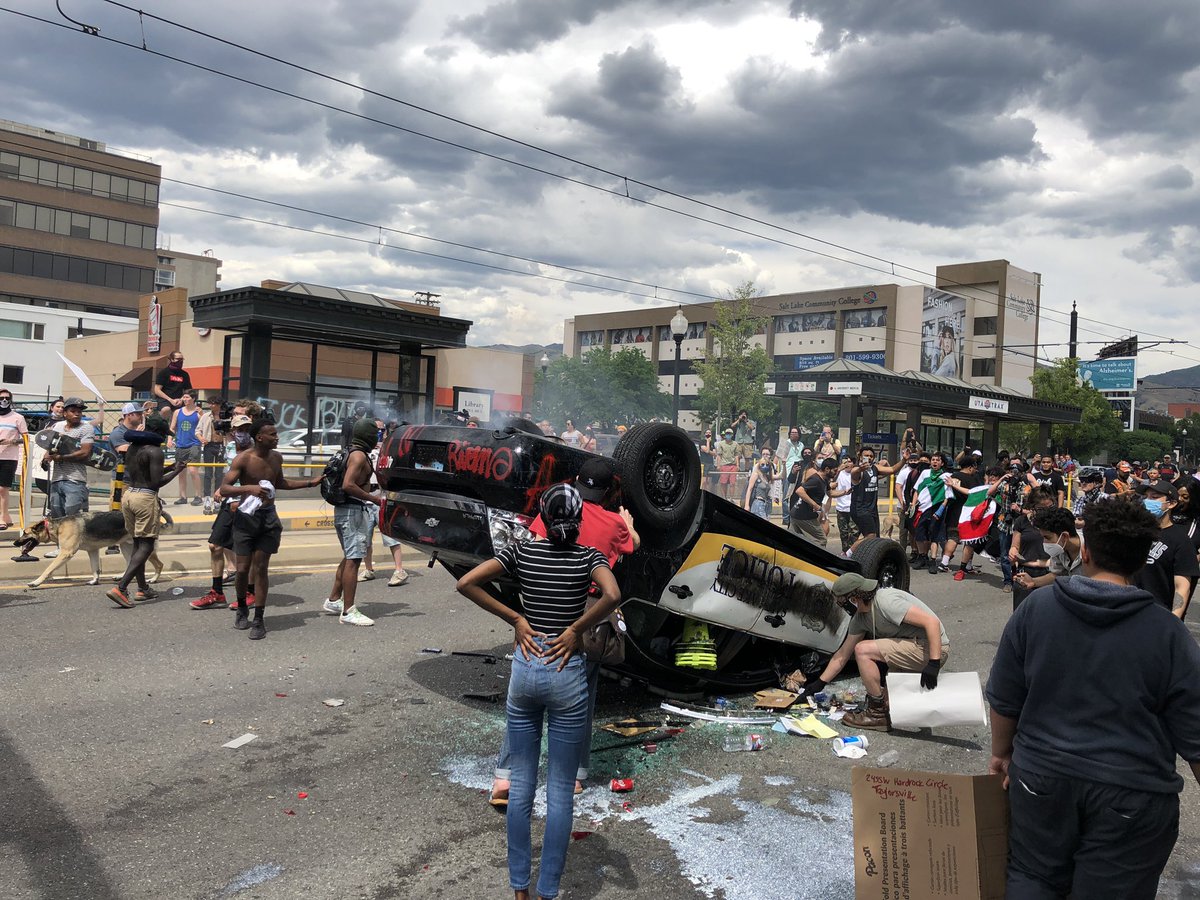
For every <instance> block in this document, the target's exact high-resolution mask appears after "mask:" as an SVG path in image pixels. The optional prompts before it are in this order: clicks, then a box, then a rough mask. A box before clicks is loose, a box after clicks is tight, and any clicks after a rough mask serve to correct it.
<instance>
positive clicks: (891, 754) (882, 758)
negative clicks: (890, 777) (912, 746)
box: [875, 750, 900, 769]
mask: <svg viewBox="0 0 1200 900" xmlns="http://www.w3.org/2000/svg"><path fill="white" fill-rule="evenodd" d="M899 760H900V754H899V753H897V752H896V751H895V750H889V751H888V752H887V753H881V754H879V759H877V760H875V765H876V766H878V767H879V768H881V769H886V768H887V767H888V766H894V765H895V764H896V763H897V762H899Z"/></svg>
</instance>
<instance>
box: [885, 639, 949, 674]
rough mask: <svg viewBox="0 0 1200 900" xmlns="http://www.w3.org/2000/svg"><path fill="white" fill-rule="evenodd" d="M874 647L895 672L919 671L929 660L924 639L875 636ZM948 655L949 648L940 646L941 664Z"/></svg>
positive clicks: (943, 664)
mask: <svg viewBox="0 0 1200 900" xmlns="http://www.w3.org/2000/svg"><path fill="white" fill-rule="evenodd" d="M875 647H876V649H878V650H879V655H880V656H882V657H883V661H884V662H885V663H887V664H888V668H889V669H894V670H895V671H897V672H920V671H921V670H922V669H923V668H925V663H927V662H929V651H928V649H927V648H926V644H925V642H924V641H918V640H913V639H905V638H877V639H876V641H875ZM949 656H950V648H949V647H946V646H943V647H942V666H943V667H945V665H946V659H947V658H948V657H949Z"/></svg>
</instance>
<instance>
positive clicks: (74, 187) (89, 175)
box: [0, 152, 158, 206]
mask: <svg viewBox="0 0 1200 900" xmlns="http://www.w3.org/2000/svg"><path fill="white" fill-rule="evenodd" d="M0 178H15V179H17V180H18V181H28V182H31V183H33V184H42V185H45V186H47V187H55V188H62V189H63V190H68V191H75V192H77V193H83V194H92V195H93V196H96V197H108V198H110V199H112V200H121V201H123V202H125V203H136V204H138V205H139V206H158V185H157V184H153V183H152V182H148V181H138V180H136V179H132V178H123V177H121V176H119V175H109V174H108V173H106V172H93V171H91V170H90V169H83V168H80V167H79V166H70V165H67V164H66V163H56V162H54V161H53V160H48V159H38V158H37V157H33V156H26V155H25V154H23V153H8V152H4V153H0Z"/></svg>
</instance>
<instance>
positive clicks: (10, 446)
mask: <svg viewBox="0 0 1200 900" xmlns="http://www.w3.org/2000/svg"><path fill="white" fill-rule="evenodd" d="M27 434H29V426H28V425H27V424H26V422H25V417H24V416H23V415H21V414H20V413H19V412H17V411H16V410H15V409H13V395H12V391H10V390H9V389H8V388H0V531H7V530H8V529H9V528H11V527H12V523H13V521H12V516H11V515H10V514H9V511H8V490H9V486H10V485H11V484H12V483H13V478H14V477H15V476H16V474H17V465H18V464H19V463H20V462H21V450H22V448H23V447H24V444H25V437H24V436H25V435H27Z"/></svg>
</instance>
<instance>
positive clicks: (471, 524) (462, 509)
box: [379, 491, 495, 566]
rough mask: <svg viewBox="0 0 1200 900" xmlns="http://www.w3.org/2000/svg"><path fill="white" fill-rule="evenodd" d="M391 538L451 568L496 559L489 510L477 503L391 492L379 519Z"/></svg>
mask: <svg viewBox="0 0 1200 900" xmlns="http://www.w3.org/2000/svg"><path fill="white" fill-rule="evenodd" d="M379 525H380V530H381V531H383V533H384V534H386V535H388V536H389V537H391V538H393V539H395V540H397V541H400V542H401V543H403V544H407V545H408V546H410V547H416V548H417V549H419V550H424V551H425V552H426V553H429V554H433V553H435V552H436V553H437V556H438V559H440V560H443V561H444V562H447V563H450V564H457V565H464V566H474V565H477V564H478V563H480V562H482V561H483V560H485V559H490V558H491V557H492V556H494V555H495V554H494V551H493V549H492V539H491V535H490V533H489V531H488V509H487V507H486V506H485V505H484V504H483V503H481V502H480V501H478V500H471V499H468V498H465V497H462V496H460V495H455V494H445V493H439V492H436V491H388V492H387V495H386V497H385V499H384V505H383V510H382V512H381V514H380V517H379Z"/></svg>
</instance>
